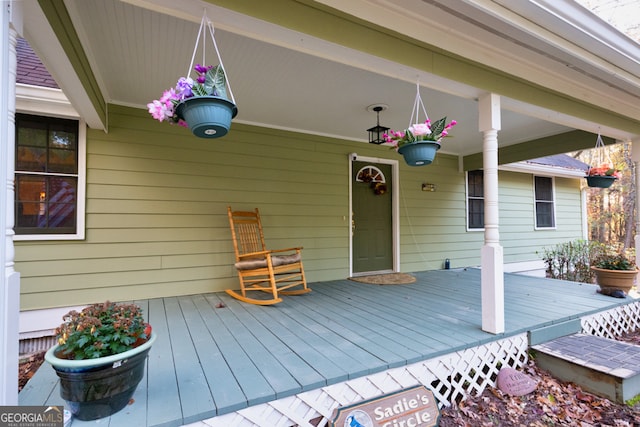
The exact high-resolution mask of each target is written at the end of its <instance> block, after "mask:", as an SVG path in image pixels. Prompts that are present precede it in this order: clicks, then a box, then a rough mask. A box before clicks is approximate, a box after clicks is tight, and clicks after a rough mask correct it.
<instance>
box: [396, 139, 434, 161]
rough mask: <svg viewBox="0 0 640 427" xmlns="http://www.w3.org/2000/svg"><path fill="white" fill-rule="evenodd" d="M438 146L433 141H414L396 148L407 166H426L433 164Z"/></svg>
mask: <svg viewBox="0 0 640 427" xmlns="http://www.w3.org/2000/svg"><path fill="white" fill-rule="evenodd" d="M439 149H440V144H439V143H437V142H435V141H415V142H411V143H409V144H405V145H403V146H401V147H400V148H398V153H400V154H402V155H403V156H404V160H405V162H407V164H408V165H409V166H426V165H430V164H431V163H432V162H433V159H434V158H435V157H436V151H438V150H439Z"/></svg>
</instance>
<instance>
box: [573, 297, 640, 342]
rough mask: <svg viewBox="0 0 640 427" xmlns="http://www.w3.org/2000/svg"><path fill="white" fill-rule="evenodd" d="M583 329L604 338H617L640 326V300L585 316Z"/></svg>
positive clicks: (587, 332)
mask: <svg viewBox="0 0 640 427" xmlns="http://www.w3.org/2000/svg"><path fill="white" fill-rule="evenodd" d="M581 320H582V322H581V324H582V331H583V332H584V333H586V334H590V335H596V336H599V337H604V338H616V337H619V336H620V335H623V334H625V333H627V332H630V331H634V330H636V329H639V328H640V302H634V303H632V304H627V305H623V306H620V307H616V308H614V309H612V310H608V311H603V312H600V313H596V314H594V315H592V316H587V317H583V318H582V319H581Z"/></svg>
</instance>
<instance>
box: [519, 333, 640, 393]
mask: <svg viewBox="0 0 640 427" xmlns="http://www.w3.org/2000/svg"><path fill="white" fill-rule="evenodd" d="M531 349H532V350H533V351H534V357H535V360H536V365H537V366H539V367H540V368H542V369H544V370H546V371H548V372H549V373H551V374H552V375H553V376H554V377H556V378H559V379H561V380H564V381H570V382H573V383H575V384H577V385H579V386H580V387H582V388H583V389H584V390H586V391H589V392H591V393H593V394H597V395H598V396H602V397H606V398H607V399H609V400H612V401H615V402H619V403H624V402H626V401H627V400H629V399H632V398H634V397H635V396H637V395H639V394H640V346H637V345H634V344H629V343H625V342H620V341H615V340H611V339H608V338H602V337H597V336H594V335H587V334H572V335H566V336H563V337H559V338H555V339H552V340H550V341H547V342H544V343H540V344H536V345H533V346H531Z"/></svg>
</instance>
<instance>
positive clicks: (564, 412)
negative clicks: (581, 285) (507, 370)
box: [440, 331, 640, 427]
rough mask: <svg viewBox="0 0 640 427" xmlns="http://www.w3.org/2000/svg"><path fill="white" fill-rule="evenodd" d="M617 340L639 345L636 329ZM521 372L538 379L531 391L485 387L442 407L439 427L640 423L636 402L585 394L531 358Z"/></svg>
mask: <svg viewBox="0 0 640 427" xmlns="http://www.w3.org/2000/svg"><path fill="white" fill-rule="evenodd" d="M619 339H620V340H621V341H626V342H630V343H632V344H636V345H640V331H635V332H632V333H629V334H626V335H625V336H623V337H620V338H619ZM522 371H523V372H524V373H526V374H527V375H529V376H531V377H533V378H534V379H536V380H537V381H538V387H537V388H536V390H535V391H534V392H533V393H531V394H528V395H525V396H519V397H516V396H509V395H507V394H505V393H503V392H502V391H500V390H498V389H494V388H489V389H486V390H485V391H484V392H483V393H482V394H480V395H479V396H471V397H469V398H467V399H466V400H464V401H462V402H460V403H458V404H457V405H452V406H451V407H448V408H443V409H442V411H441V412H442V417H441V419H440V427H454V426H455V427H461V426H463V427H467V426H468V427H488V426H500V427H511V426H514V427H515V426H517V427H521V426H527V427H529V426H531V427H546V426H575V427H592V426H593V427H608V426H612V427H628V426H629V427H631V426H640V406H638V405H636V406H634V407H631V406H629V405H624V404H617V403H614V402H611V401H610V400H608V399H603V398H601V397H598V396H595V395H592V394H589V393H587V392H585V391H583V390H582V389H581V388H580V387H578V386H577V385H575V384H572V383H566V382H563V381H559V380H557V379H555V378H553V377H552V376H550V375H549V374H548V373H547V372H545V371H543V370H541V369H538V368H537V367H536V366H535V362H534V361H530V362H529V364H528V365H527V366H525V367H524V369H523V370H522Z"/></svg>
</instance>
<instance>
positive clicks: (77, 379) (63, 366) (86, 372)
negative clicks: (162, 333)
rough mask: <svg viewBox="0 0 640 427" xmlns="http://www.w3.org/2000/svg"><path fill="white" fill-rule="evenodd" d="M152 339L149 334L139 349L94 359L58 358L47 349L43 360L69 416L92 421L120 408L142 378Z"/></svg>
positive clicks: (126, 401) (153, 338)
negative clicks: (53, 375)
mask: <svg viewBox="0 0 640 427" xmlns="http://www.w3.org/2000/svg"><path fill="white" fill-rule="evenodd" d="M155 338H156V336H155V334H153V335H152V336H151V338H150V339H149V340H148V341H147V342H146V343H144V344H143V345H141V346H139V347H136V348H134V349H132V350H129V351H126V352H124V353H120V354H117V355H114V356H108V357H101V358H97V359H87V360H66V359H58V358H57V357H56V356H55V350H56V348H57V347H54V348H52V349H50V350H49V351H48V352H47V354H46V356H45V359H46V360H47V361H48V362H49V363H51V364H52V366H53V369H54V370H55V371H56V374H57V375H58V377H59V378H60V396H61V397H62V398H63V399H64V400H65V402H66V403H67V408H68V409H69V411H70V412H71V413H72V414H73V416H74V417H75V418H77V419H79V420H82V421H89V420H96V419H99V418H104V417H108V416H109V415H112V414H114V413H116V412H118V411H119V410H121V409H122V408H124V407H125V406H126V405H127V403H128V402H129V400H130V399H131V396H133V393H134V392H135V390H136V388H137V387H138V383H139V382H140V380H142V378H143V377H144V368H145V361H146V359H147V355H148V354H149V350H150V349H151V344H153V342H154V341H155ZM91 362H93V363H94V364H93V365H91ZM105 362H106V363H105ZM74 364H75V365H74Z"/></svg>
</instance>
